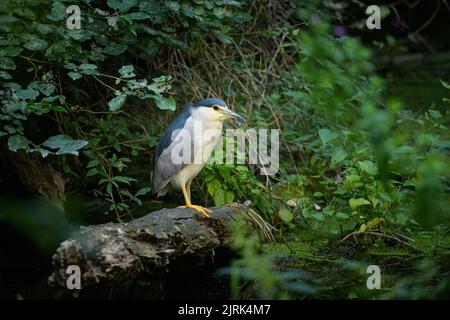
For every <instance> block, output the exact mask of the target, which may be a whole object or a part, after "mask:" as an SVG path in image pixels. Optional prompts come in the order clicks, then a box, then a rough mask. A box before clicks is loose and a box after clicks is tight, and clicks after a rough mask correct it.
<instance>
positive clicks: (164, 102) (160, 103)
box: [156, 97, 177, 111]
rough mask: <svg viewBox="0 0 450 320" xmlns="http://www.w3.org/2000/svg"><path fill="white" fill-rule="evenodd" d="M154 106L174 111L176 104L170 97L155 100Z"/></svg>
mask: <svg viewBox="0 0 450 320" xmlns="http://www.w3.org/2000/svg"><path fill="white" fill-rule="evenodd" d="M156 106H157V107H158V108H159V109H162V110H172V111H174V110H175V108H176V106H177V104H176V102H175V100H174V99H173V98H172V97H167V98H161V99H157V100H156Z"/></svg>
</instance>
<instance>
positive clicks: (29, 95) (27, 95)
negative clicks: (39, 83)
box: [17, 89, 39, 100]
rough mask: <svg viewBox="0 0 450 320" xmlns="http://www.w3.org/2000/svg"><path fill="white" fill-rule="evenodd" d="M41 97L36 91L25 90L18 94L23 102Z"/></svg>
mask: <svg viewBox="0 0 450 320" xmlns="http://www.w3.org/2000/svg"><path fill="white" fill-rule="evenodd" d="M38 95H39V91H37V90H34V89H24V90H20V91H18V92H17V96H18V97H19V98H20V99H22V100H28V99H31V100H34V99H36V98H37V96H38Z"/></svg>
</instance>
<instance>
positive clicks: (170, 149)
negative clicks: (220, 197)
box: [152, 98, 244, 217]
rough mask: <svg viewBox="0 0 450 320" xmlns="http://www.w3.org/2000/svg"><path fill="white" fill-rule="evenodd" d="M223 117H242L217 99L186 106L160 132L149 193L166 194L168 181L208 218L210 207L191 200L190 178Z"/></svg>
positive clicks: (200, 166)
mask: <svg viewBox="0 0 450 320" xmlns="http://www.w3.org/2000/svg"><path fill="white" fill-rule="evenodd" d="M226 119H238V120H244V119H243V118H242V117H241V116H240V115H238V114H237V113H235V112H233V111H231V110H230V109H228V107H227V105H226V103H225V102H224V101H222V100H220V99H216V98H208V99H204V100H201V101H199V102H197V103H195V104H192V105H189V106H187V107H186V108H185V109H184V110H183V112H181V113H180V115H179V116H178V117H177V118H176V119H175V120H174V121H173V122H172V124H171V125H170V126H169V127H168V128H167V129H166V131H165V132H164V134H163V135H162V137H161V139H160V141H159V144H158V147H157V148H156V157H155V167H154V170H153V175H152V185H153V193H156V194H157V197H160V196H163V195H165V194H166V192H167V189H168V187H169V183H172V185H174V186H175V187H178V188H180V189H181V191H183V196H184V200H185V202H186V205H184V206H181V208H192V209H194V210H196V211H198V212H200V213H202V214H204V215H205V216H207V217H209V215H208V213H211V211H210V210H208V209H206V208H204V207H202V206H198V205H194V204H192V203H191V182H192V179H194V178H195V176H197V174H198V173H199V172H200V171H201V170H202V169H203V167H204V166H205V164H206V162H207V161H208V159H209V157H210V156H211V152H212V150H213V149H214V147H215V146H216V144H217V142H218V140H219V137H220V135H221V133H222V126H223V121H224V120H226Z"/></svg>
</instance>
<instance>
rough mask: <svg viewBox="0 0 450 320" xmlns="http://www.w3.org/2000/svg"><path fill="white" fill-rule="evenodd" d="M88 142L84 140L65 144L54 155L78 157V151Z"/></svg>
mask: <svg viewBox="0 0 450 320" xmlns="http://www.w3.org/2000/svg"><path fill="white" fill-rule="evenodd" d="M87 144H88V142H87V141H85V140H73V141H70V142H67V143H66V144H65V145H64V146H62V147H61V148H60V149H59V150H58V151H57V152H56V154H59V155H60V154H73V155H75V156H77V155H78V150H80V149H81V148H83V147H84V146H85V145H87Z"/></svg>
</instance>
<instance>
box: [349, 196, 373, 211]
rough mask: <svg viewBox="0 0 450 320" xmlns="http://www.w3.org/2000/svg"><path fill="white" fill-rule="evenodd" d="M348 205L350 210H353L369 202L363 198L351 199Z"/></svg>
mask: <svg viewBox="0 0 450 320" xmlns="http://www.w3.org/2000/svg"><path fill="white" fill-rule="evenodd" d="M348 203H349V205H350V208H352V210H355V209H356V208H358V207H359V206H364V205H369V204H370V202H369V201H368V200H366V199H364V198H358V199H355V198H351V199H350V200H349V202H348Z"/></svg>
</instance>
